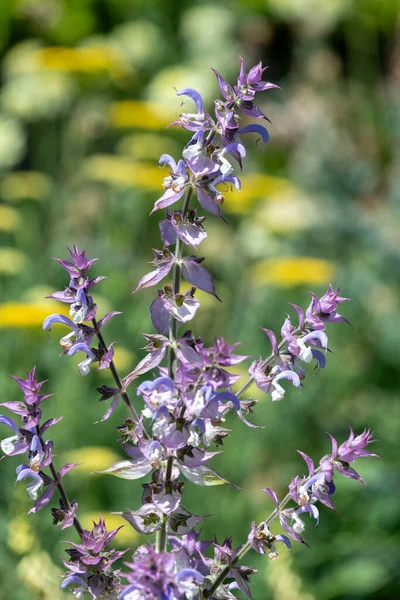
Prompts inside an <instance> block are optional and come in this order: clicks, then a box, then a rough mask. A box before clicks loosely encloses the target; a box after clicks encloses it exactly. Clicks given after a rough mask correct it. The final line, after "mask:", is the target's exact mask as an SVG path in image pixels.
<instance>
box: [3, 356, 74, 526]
mask: <svg viewBox="0 0 400 600" xmlns="http://www.w3.org/2000/svg"><path fill="white" fill-rule="evenodd" d="M35 375H36V367H33V369H32V370H31V371H30V372H29V373H28V374H27V378H26V379H21V378H19V377H13V379H14V380H15V381H16V382H17V383H18V385H19V387H20V388H21V389H22V391H23V393H24V402H21V401H19V402H3V403H2V404H1V405H0V406H5V407H6V408H8V409H9V410H10V411H12V412H13V413H15V414H17V415H19V416H20V418H21V420H22V426H21V427H18V425H17V424H16V423H15V422H14V421H13V419H10V417H6V416H4V415H0V424H3V425H7V426H8V427H10V429H12V430H13V432H14V435H13V436H11V437H9V438H5V439H3V440H2V441H1V449H2V451H3V452H4V454H5V455H6V456H15V455H19V454H27V460H28V462H27V463H23V464H21V465H19V466H18V467H17V469H16V474H17V479H16V480H17V482H18V481H24V480H26V479H28V480H29V483H28V486H27V489H26V491H27V494H28V496H29V498H30V499H31V500H33V501H34V505H33V508H32V509H31V510H30V512H37V511H39V510H40V509H41V508H43V507H44V506H46V505H47V504H48V503H49V502H50V501H51V499H52V497H53V494H54V490H55V488H56V487H57V486H60V482H61V479H62V478H63V477H64V476H65V475H66V474H67V473H68V471H70V470H71V469H73V468H74V467H75V466H76V465H74V464H70V463H67V464H65V465H64V466H62V467H61V469H60V470H59V471H58V472H57V471H56V470H55V468H54V466H53V442H52V441H50V440H49V441H46V442H45V441H44V440H43V434H44V433H45V431H47V430H48V429H49V428H50V427H52V426H53V425H55V424H56V423H58V422H59V421H60V420H61V419H62V417H58V418H54V419H49V420H47V421H46V422H45V423H43V424H42V425H41V424H40V419H41V416H42V411H41V409H40V408H39V407H40V405H41V403H42V402H43V400H46V398H49V397H50V396H51V394H41V393H40V389H41V387H42V386H43V384H44V383H46V382H45V381H37V380H36V376H35ZM46 467H48V468H49V469H50V472H51V476H50V475H48V474H47V473H46V472H44V471H43V469H45V468H46ZM43 487H45V488H46V490H45V492H44V493H43V494H41V492H42V489H43ZM76 507H77V504H76V502H74V503H72V504H69V503H68V502H65V500H64V499H63V498H62V499H61V513H62V514H61V513H60V514H59V517H58V520H57V522H58V523H61V524H62V528H65V527H69V526H70V525H72V523H73V522H74V518H75V511H76Z"/></svg>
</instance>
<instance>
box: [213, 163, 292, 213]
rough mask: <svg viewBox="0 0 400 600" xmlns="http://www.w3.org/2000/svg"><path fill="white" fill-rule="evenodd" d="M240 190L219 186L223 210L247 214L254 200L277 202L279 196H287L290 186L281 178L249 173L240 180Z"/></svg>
mask: <svg viewBox="0 0 400 600" xmlns="http://www.w3.org/2000/svg"><path fill="white" fill-rule="evenodd" d="M240 180H241V182H242V188H241V190H240V191H237V190H235V189H232V187H231V186H229V187H227V186H225V188H226V191H225V189H224V186H220V189H221V191H222V193H223V194H224V196H225V203H224V206H223V209H224V210H225V209H226V210H227V211H228V212H232V213H248V212H250V211H251V210H252V208H253V205H254V203H255V201H256V200H259V199H264V200H266V199H267V198H270V199H274V200H277V199H279V197H280V194H284V193H285V194H287V193H288V191H289V190H291V189H292V187H293V186H292V184H291V183H290V182H289V181H288V180H287V179H283V178H281V177H272V176H271V175H263V174H262V173H250V174H249V175H243V176H242V177H241V178H240Z"/></svg>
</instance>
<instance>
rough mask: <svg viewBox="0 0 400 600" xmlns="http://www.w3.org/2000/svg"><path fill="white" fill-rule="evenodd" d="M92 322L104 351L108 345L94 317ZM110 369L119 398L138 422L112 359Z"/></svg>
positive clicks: (106, 350)
mask: <svg viewBox="0 0 400 600" xmlns="http://www.w3.org/2000/svg"><path fill="white" fill-rule="evenodd" d="M92 323H93V327H94V328H95V330H96V335H97V339H98V340H99V344H100V348H101V349H102V350H103V351H104V352H108V347H107V344H106V342H105V340H104V338H103V335H102V333H101V331H100V330H99V328H98V324H97V321H96V319H95V318H93V319H92ZM110 371H111V374H112V376H113V377H114V381H115V383H116V386H117V388H118V389H119V391H120V394H121V398H122V400H123V401H124V403H125V405H126V408H127V409H128V412H129V415H130V417H131V418H132V420H133V421H134V422H135V423H139V417H138V415H137V412H136V410H135V409H134V407H133V404H132V402H131V401H130V399H129V396H128V394H127V393H126V391H125V390H124V389H123V386H122V381H121V377H120V376H119V373H118V371H117V367H116V366H115V363H114V361H113V360H112V361H111V362H110Z"/></svg>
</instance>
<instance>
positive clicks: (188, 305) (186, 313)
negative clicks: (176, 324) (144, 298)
mask: <svg viewBox="0 0 400 600" xmlns="http://www.w3.org/2000/svg"><path fill="white" fill-rule="evenodd" d="M162 300H163V302H164V306H165V308H166V310H167V311H168V312H169V314H170V315H171V316H172V317H174V318H175V319H177V320H178V321H180V322H181V323H187V321H191V320H192V319H193V317H194V316H195V314H196V312H197V309H198V308H199V306H200V302H199V301H198V300H196V298H194V297H193V296H192V295H191V294H190V293H189V294H188V293H186V294H177V295H176V296H174V295H169V296H165V297H162ZM153 304H154V303H153Z"/></svg>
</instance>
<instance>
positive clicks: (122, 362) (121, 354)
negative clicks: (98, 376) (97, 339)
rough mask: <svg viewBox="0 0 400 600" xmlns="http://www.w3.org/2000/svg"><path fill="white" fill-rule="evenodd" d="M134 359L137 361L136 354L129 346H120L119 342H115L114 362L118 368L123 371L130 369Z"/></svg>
mask: <svg viewBox="0 0 400 600" xmlns="http://www.w3.org/2000/svg"><path fill="white" fill-rule="evenodd" d="M134 361H135V355H134V354H133V352H131V351H130V350H128V348H124V347H122V346H119V345H118V344H115V346H114V363H115V366H116V367H117V369H119V370H121V371H125V370H126V369H129V368H130V367H131V366H132V365H133V362H134ZM100 372H101V373H103V372H104V371H100Z"/></svg>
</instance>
